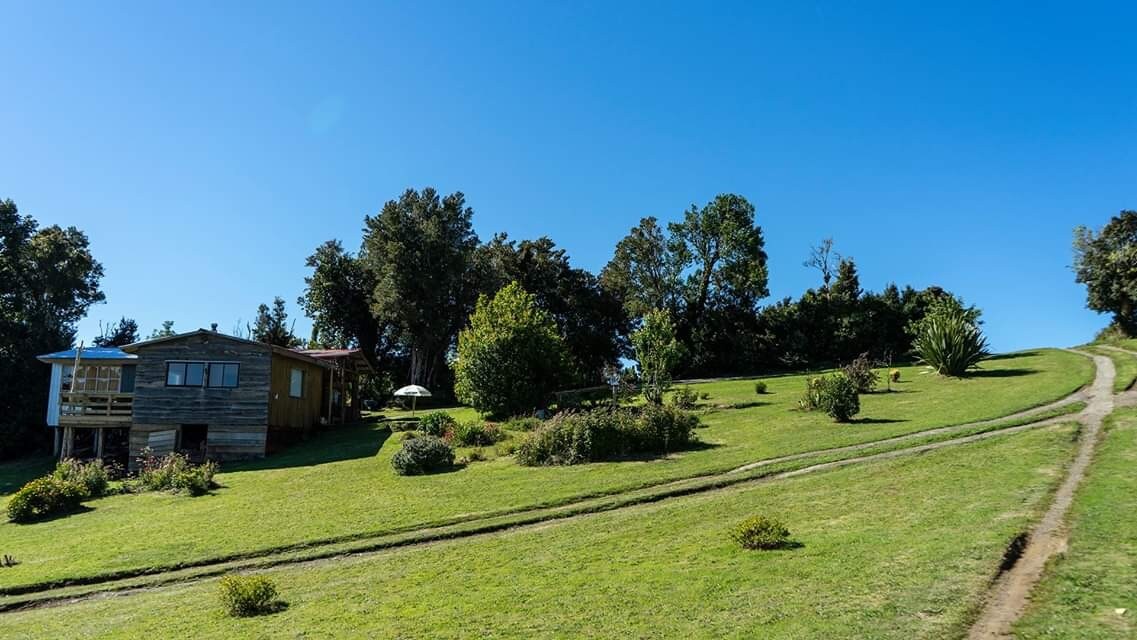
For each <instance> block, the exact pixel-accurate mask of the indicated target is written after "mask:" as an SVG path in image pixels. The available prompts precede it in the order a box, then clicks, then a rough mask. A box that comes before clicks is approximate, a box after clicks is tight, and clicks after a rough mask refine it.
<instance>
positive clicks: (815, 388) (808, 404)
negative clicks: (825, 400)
mask: <svg viewBox="0 0 1137 640" xmlns="http://www.w3.org/2000/svg"><path fill="white" fill-rule="evenodd" d="M797 406H798V407H800V408H802V409H803V410H805V411H813V410H814V409H816V408H818V407H819V406H821V378H820V377H810V378H806V379H805V392H804V393H802V395H801V399H799V400H798V401H797Z"/></svg>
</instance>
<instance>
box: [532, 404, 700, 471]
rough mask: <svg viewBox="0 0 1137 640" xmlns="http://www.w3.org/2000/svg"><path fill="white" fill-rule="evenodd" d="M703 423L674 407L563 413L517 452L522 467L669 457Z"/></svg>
mask: <svg viewBox="0 0 1137 640" xmlns="http://www.w3.org/2000/svg"><path fill="white" fill-rule="evenodd" d="M698 424H699V419H698V418H697V417H696V416H694V415H691V414H689V413H686V412H684V411H682V410H681V409H678V408H677V407H674V406H666V407H665V406H658V405H648V406H645V407H640V408H638V409H597V410H593V411H585V412H579V413H561V414H558V415H557V416H555V417H554V418H553V419H551V420H548V421H546V422H545V423H544V424H542V425H541V427H540V428H538V429H537V430H535V431H533V432H532V433H530V434H529V435H528V436H527V437H526V438H525V439H524V440H523V441H522V442H521V444H520V445H518V448H517V461H518V462H519V463H521V464H523V465H528V466H537V465H555V464H581V463H584V462H590V461H594V460H604V459H608V458H613V457H619V456H626V455H631V454H637V453H669V452H671V451H675V450H677V449H681V448H683V447H685V446H687V445H688V444H690V443H691V441H692V440H693V438H694V430H695V427H696V426H698Z"/></svg>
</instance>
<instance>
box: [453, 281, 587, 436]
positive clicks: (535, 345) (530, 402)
mask: <svg viewBox="0 0 1137 640" xmlns="http://www.w3.org/2000/svg"><path fill="white" fill-rule="evenodd" d="M566 356H567V354H566V351H565V348H564V341H563V340H562V339H561V337H560V335H558V333H557V326H556V323H555V322H554V321H553V318H552V317H551V316H550V315H549V313H548V312H546V311H545V310H544V309H542V308H541V307H540V306H539V305H538V304H537V299H536V298H535V297H534V296H533V295H532V294H530V293H527V292H526V291H525V290H524V289H522V288H521V285H520V284H518V283H517V282H512V283H510V284H509V285H507V286H506V287H505V288H503V289H502V290H501V291H498V292H497V294H496V295H494V296H493V297H492V298H490V297H488V296H485V295H482V296H479V298H478V302H477V306H476V308H475V309H474V313H473V314H472V315H471V316H470V325H469V326H468V327H467V328H465V329H463V330H462V331H461V333H459V334H458V355H457V359H456V360H455V361H454V380H455V384H454V392H455V394H456V395H457V397H458V399H459V400H461V401H462V402H465V403H466V404H469V405H470V406H472V407H474V408H475V409H477V410H478V411H479V412H480V413H482V414H488V415H491V416H495V417H499V418H506V417H510V416H516V415H524V414H527V413H529V412H531V411H532V410H534V409H536V408H539V407H543V406H545V403H546V402H548V399H549V395H550V394H551V393H552V392H553V391H554V390H555V389H556V388H557V387H558V385H560V383H561V382H562V381H563V380H564V377H565V368H566V364H567V363H566Z"/></svg>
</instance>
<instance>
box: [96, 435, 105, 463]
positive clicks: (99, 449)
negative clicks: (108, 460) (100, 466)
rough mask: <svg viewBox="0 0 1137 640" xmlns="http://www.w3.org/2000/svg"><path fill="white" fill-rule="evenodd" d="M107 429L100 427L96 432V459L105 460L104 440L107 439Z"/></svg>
mask: <svg viewBox="0 0 1137 640" xmlns="http://www.w3.org/2000/svg"><path fill="white" fill-rule="evenodd" d="M105 432H106V429H104V428H102V427H99V428H98V429H96V430H95V459H96V460H102V459H103V440H104V439H105V437H106V436H105V435H104V434H105Z"/></svg>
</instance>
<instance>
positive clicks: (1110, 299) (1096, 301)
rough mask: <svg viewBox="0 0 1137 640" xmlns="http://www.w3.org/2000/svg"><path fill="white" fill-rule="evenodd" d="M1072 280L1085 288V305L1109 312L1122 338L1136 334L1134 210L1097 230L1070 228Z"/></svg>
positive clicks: (1136, 214)
mask: <svg viewBox="0 0 1137 640" xmlns="http://www.w3.org/2000/svg"><path fill="white" fill-rule="evenodd" d="M1074 274H1075V276H1074V278H1075V281H1077V282H1079V283H1081V284H1084V285H1086V306H1087V307H1089V308H1090V309H1093V310H1094V311H1097V312H1098V313H1109V314H1112V316H1113V324H1114V326H1116V327H1117V328H1118V329H1120V330H1121V331H1123V332H1124V333H1125V334H1126V335H1129V336H1134V335H1137V211H1128V210H1126V211H1122V212H1121V213H1119V214H1117V215H1116V216H1114V217H1113V218H1111V219H1110V221H1109V222H1108V223H1107V224H1106V225H1105V226H1104V227H1102V229H1101V231H1099V232H1098V233H1094V232H1093V230H1091V229H1088V228H1086V227H1084V226H1079V227H1077V228H1075V229H1074Z"/></svg>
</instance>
